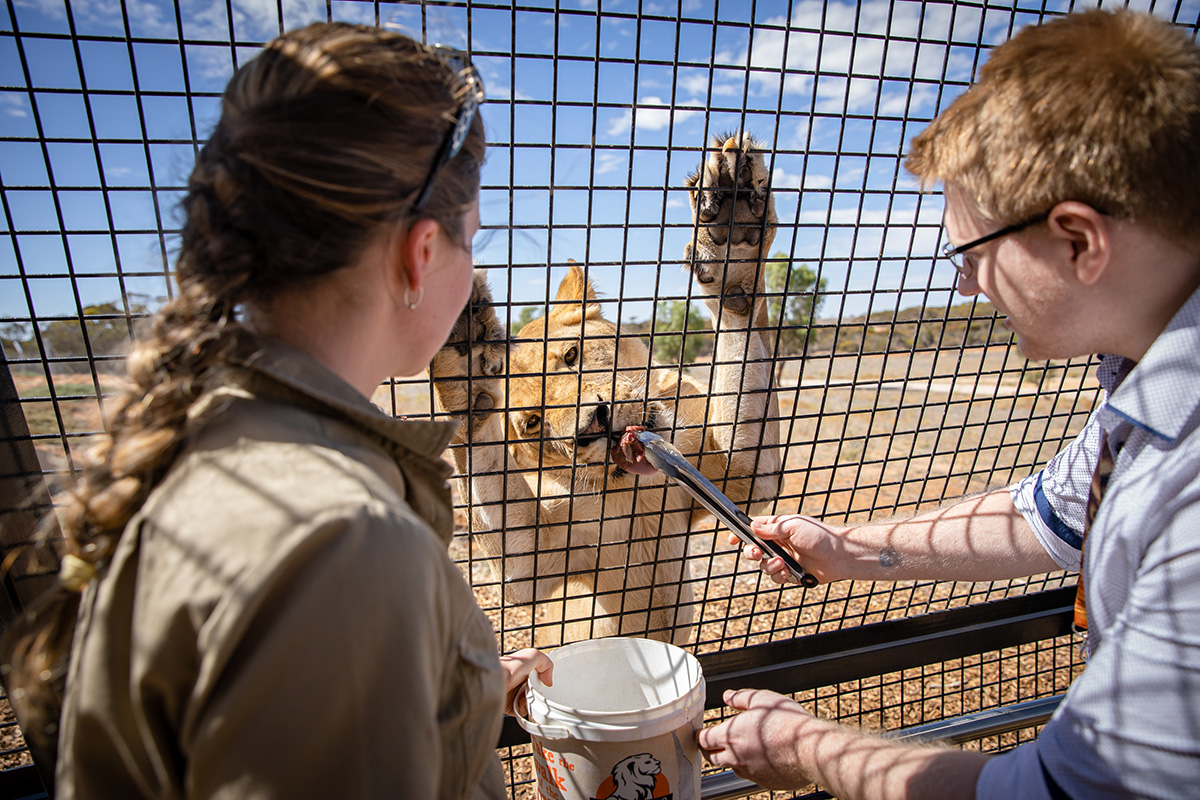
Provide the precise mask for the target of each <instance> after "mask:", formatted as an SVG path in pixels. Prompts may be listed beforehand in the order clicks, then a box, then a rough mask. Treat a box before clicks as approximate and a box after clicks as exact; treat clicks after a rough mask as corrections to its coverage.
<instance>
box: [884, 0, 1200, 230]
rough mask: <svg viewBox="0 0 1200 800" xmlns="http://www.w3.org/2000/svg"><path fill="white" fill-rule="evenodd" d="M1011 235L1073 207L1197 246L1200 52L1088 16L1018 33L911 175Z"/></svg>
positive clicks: (955, 107)
mask: <svg viewBox="0 0 1200 800" xmlns="http://www.w3.org/2000/svg"><path fill="white" fill-rule="evenodd" d="M905 166H906V167H907V169H908V170H909V171H910V172H912V173H913V174H914V175H915V176H916V177H917V178H919V179H920V180H921V182H922V184H923V186H924V187H925V188H930V187H931V186H933V185H934V184H936V183H939V182H940V183H943V184H946V183H952V184H954V185H955V186H956V187H957V188H959V189H961V190H963V192H964V193H965V196H966V197H967V198H969V199H970V200H972V201H973V202H974V203H975V205H976V207H977V208H976V210H977V211H978V212H979V213H980V214H981V215H982V216H983V217H984V218H986V219H990V220H992V221H995V222H997V223H999V224H1012V223H1015V222H1018V221H1020V220H1024V219H1028V218H1030V217H1033V216H1034V215H1036V214H1039V213H1041V212H1044V211H1048V210H1049V209H1050V208H1052V207H1053V206H1054V204H1056V203H1058V202H1061V201H1064V200H1078V201H1081V202H1084V203H1087V204H1089V205H1091V206H1092V207H1094V208H1096V209H1097V210H1099V211H1102V212H1104V213H1106V214H1110V215H1113V216H1116V217H1121V218H1126V219H1132V220H1135V221H1137V222H1138V223H1140V224H1144V225H1146V226H1148V227H1151V228H1153V229H1156V230H1157V231H1158V232H1159V233H1161V234H1164V235H1166V236H1168V237H1170V238H1172V239H1174V240H1176V241H1180V242H1194V241H1196V240H1197V239H1198V238H1200V193H1198V192H1197V191H1196V187H1197V186H1200V48H1197V46H1196V43H1195V42H1193V41H1192V40H1191V39H1190V38H1189V37H1188V36H1187V35H1186V34H1185V33H1184V32H1183V31H1181V30H1180V29H1178V28H1176V27H1174V26H1172V25H1171V24H1170V23H1168V22H1164V21H1162V20H1159V19H1155V18H1154V17H1152V16H1149V15H1146V14H1141V13H1136V12H1131V11H1117V12H1109V11H1099V10H1093V11H1086V12H1082V13H1077V14H1070V15H1068V16H1065V17H1061V18H1058V19H1054V20H1051V21H1049V22H1046V23H1044V24H1042V25H1037V26H1029V27H1026V28H1024V29H1022V30H1021V31H1019V32H1018V33H1017V34H1016V35H1015V36H1014V37H1013V38H1012V39H1011V40H1010V41H1008V42H1006V43H1004V44H1002V45H1000V46H998V47H997V48H996V49H995V50H993V51H992V53H991V56H990V58H989V59H988V61H987V62H986V63H985V64H984V65H983V67H982V68H981V70H980V76H979V81H978V82H977V83H976V84H974V85H973V86H971V87H970V88H969V89H968V90H967V91H966V92H965V93H964V94H963V95H962V96H961V97H959V98H957V99H956V100H955V101H954V102H953V103H951V105H950V106H949V107H948V108H947V109H946V110H945V111H943V112H942V113H941V114H940V115H939V116H938V117H937V119H935V120H934V121H933V122H932V123H931V124H930V125H929V127H927V128H926V129H925V130H924V131H922V132H921V133H920V134H919V135H917V136H916V137H915V138H914V139H913V141H912V145H911V148H910V151H909V155H908V158H907V160H906V162H905Z"/></svg>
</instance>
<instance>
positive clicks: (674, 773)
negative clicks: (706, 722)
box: [517, 638, 704, 800]
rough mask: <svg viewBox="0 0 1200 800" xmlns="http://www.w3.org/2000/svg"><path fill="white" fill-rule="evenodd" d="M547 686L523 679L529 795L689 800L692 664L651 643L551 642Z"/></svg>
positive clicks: (692, 780)
mask: <svg viewBox="0 0 1200 800" xmlns="http://www.w3.org/2000/svg"><path fill="white" fill-rule="evenodd" d="M550 657H551V658H552V659H553V660H554V685H553V686H546V685H545V684H544V683H542V682H541V681H540V680H539V679H538V676H537V674H536V673H535V674H533V675H531V676H530V678H529V688H528V690H527V692H526V698H527V699H528V701H529V718H528V719H525V718H522V717H519V716H518V717H517V719H518V721H519V722H520V723H521V727H523V728H525V730H527V731H529V734H530V737H531V738H532V739H533V759H534V766H535V769H536V772H537V785H538V800H652V799H653V800H664V799H666V800H699V797H700V750H699V747H698V746H697V745H696V731H697V730H699V729H700V726H701V724H702V723H703V719H704V676H703V675H702V674H701V671H700V662H698V661H697V660H696V659H695V657H694V656H692V655H691V654H690V653H688V652H686V651H684V650H681V649H680V648H678V647H676V646H674V645H671V644H667V643H665V642H658V641H654V640H651V639H627V638H609V639H593V640H590V641H585V642H577V643H575V644H569V645H566V646H565V647H560V648H558V649H557V650H555V651H554V652H553V653H551V654H550Z"/></svg>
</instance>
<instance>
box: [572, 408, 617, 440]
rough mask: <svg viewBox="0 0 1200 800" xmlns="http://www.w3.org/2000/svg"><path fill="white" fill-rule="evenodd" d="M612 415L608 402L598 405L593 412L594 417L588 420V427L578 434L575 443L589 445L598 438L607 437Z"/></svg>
mask: <svg viewBox="0 0 1200 800" xmlns="http://www.w3.org/2000/svg"><path fill="white" fill-rule="evenodd" d="M610 417H611V412H610V411H609V408H608V404H607V403H601V404H600V405H598V406H596V410H595V411H593V412H592V419H591V421H590V422H588V424H587V427H585V428H584V429H583V430H582V431H580V432H579V433H578V434H576V436H575V443H576V444H577V445H579V446H580V447H587V446H588V445H589V444H591V443H592V442H594V441H596V440H597V439H607V438H608V434H609V433H610V431H609V424H610V422H609V420H610Z"/></svg>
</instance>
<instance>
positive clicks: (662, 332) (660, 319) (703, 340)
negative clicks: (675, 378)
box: [654, 300, 712, 364]
mask: <svg viewBox="0 0 1200 800" xmlns="http://www.w3.org/2000/svg"><path fill="white" fill-rule="evenodd" d="M705 333H708V335H707V336H705V335H704V334H705ZM711 338H712V333H711V330H710V328H709V326H708V320H706V319H705V317H704V315H703V314H701V313H700V308H699V303H698V302H697V301H692V302H691V303H689V302H687V301H686V300H665V301H663V302H661V303H658V304H657V305H656V306H655V309H654V357H655V359H657V360H658V361H661V362H662V363H664V364H679V363H684V364H691V363H692V362H694V361H695V360H696V358H697V357H698V356H699V355H700V353H701V351H702V350H703V349H704V347H705V345H708V344H711V342H710V341H709V340H710V339H711ZM681 348H682V350H683V360H682V362H681V361H680V349H681Z"/></svg>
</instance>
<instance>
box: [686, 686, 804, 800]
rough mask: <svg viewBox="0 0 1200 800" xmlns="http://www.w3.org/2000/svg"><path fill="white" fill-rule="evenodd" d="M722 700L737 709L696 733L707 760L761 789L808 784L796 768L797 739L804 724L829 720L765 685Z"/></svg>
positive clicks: (798, 786) (798, 763)
mask: <svg viewBox="0 0 1200 800" xmlns="http://www.w3.org/2000/svg"><path fill="white" fill-rule="evenodd" d="M724 699H725V704H726V705H727V706H729V707H730V708H733V709H737V710H738V711H741V712H742V713H740V714H738V715H737V716H736V717H734V718H733V719H729V720H726V721H725V722H722V723H721V724H720V725H715V726H713V727H710V728H704V729H702V730H701V731H700V732H699V733H698V734H697V735H696V741H697V743H698V744H699V745H700V749H701V750H702V751H704V757H705V758H707V759H708V761H709V763H711V764H713V765H714V766H718V767H727V768H729V769H732V770H733V772H734V774H736V775H738V776H739V777H742V778H748V779H749V780H752V781H754V782H755V783H757V784H758V785H759V786H762V787H763V788H765V789H799V788H801V787H804V786H807V785H808V784H809V783H811V780H810V779H809V777H808V776H807V775H806V774H805V772H804V770H803V769H802V768H801V764H800V759H799V751H798V748H797V743H798V741H799V739H800V737H801V731H802V729H804V728H805V727H806V726H808V725H815V726H823V725H827V724H828V723H825V722H822V721H821V720H818V719H817V718H816V717H814V716H812V715H811V714H809V713H808V712H807V711H805V710H804V709H803V708H802V707H801V706H800V704H799V703H796V702H795V701H793V700H789V699H788V698H786V697H784V696H783V695H781V694H776V693H775V692H771V691H767V690H766V689H741V690H738V691H733V690H730V691H727V692H725V698H724Z"/></svg>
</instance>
